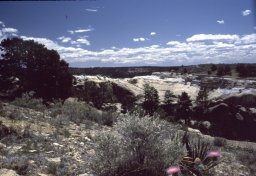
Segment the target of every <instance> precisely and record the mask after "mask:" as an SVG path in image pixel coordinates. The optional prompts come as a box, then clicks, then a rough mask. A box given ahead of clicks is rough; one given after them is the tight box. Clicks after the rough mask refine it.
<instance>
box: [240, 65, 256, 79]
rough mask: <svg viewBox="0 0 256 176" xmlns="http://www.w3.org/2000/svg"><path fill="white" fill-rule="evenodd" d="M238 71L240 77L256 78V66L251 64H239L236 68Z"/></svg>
mask: <svg viewBox="0 0 256 176" xmlns="http://www.w3.org/2000/svg"><path fill="white" fill-rule="evenodd" d="M236 71H237V72H238V74H239V76H240V77H253V76H256V66H255V65H250V64H247V65H245V64H239V65H237V66H236Z"/></svg>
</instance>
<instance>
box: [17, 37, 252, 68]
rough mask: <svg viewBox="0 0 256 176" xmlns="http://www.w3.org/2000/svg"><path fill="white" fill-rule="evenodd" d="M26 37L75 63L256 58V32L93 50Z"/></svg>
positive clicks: (83, 40)
mask: <svg viewBox="0 0 256 176" xmlns="http://www.w3.org/2000/svg"><path fill="white" fill-rule="evenodd" d="M196 36H205V37H204V39H209V38H210V39H211V40H210V41H208V42H201V38H200V40H199V41H200V42H199V41H198V40H195V39H196V38H197V37H196ZM206 36H207V37H206ZM213 36H214V37H213ZM193 37H194V39H193ZM22 38H23V39H26V40H28V39H33V40H35V41H37V42H39V43H42V44H44V45H46V47H47V48H49V49H55V50H57V51H58V53H59V54H60V56H61V58H62V59H65V60H66V61H67V62H69V63H71V64H72V63H75V62H81V63H84V65H86V64H87V63H89V62H90V61H94V62H98V63H100V62H102V63H106V64H107V63H108V64H114V65H181V64H197V63H235V62H255V61H254V60H255V57H256V52H255V51H256V34H249V35H243V36H239V35H228V34H227V35H213V34H198V35H194V36H191V37H190V38H192V39H193V40H189V41H187V42H180V41H170V42H168V43H167V46H159V45H151V46H148V47H138V48H116V47H113V48H111V49H103V50H99V51H89V50H86V49H83V48H77V47H64V46H61V45H59V44H58V43H56V42H54V41H52V40H49V39H46V38H33V37H25V36H22ZM139 39H140V38H138V40H139ZM188 39H189V38H188ZM215 39H216V40H215ZM219 39H220V40H219ZM222 39H224V40H222ZM226 39H228V40H226ZM230 39H232V40H230ZM233 39H235V40H233ZM71 42H74V43H73V44H74V45H75V46H79V44H86V37H85V38H79V39H77V40H75V41H71Z"/></svg>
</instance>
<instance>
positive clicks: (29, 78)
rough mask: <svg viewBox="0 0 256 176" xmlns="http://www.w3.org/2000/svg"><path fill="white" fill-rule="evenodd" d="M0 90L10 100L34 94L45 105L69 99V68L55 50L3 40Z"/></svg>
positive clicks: (32, 43) (13, 39) (18, 41)
mask: <svg viewBox="0 0 256 176" xmlns="http://www.w3.org/2000/svg"><path fill="white" fill-rule="evenodd" d="M0 50H1V53H2V55H1V56H2V59H0V89H1V90H2V91H7V90H12V92H13V94H12V95H10V96H14V97H16V96H17V95H21V93H25V92H29V91H34V92H35V96H36V97H40V98H43V99H44V100H45V101H49V100H52V99H58V98H61V99H65V98H67V97H68V96H70V95H71V87H72V76H71V74H70V73H69V72H68V64H67V63H66V62H65V61H64V60H61V59H60V56H59V54H58V53H57V51H55V50H48V49H47V48H46V47H45V46H44V45H42V44H39V43H37V42H35V41H33V40H23V39H20V38H16V37H14V38H11V39H9V38H8V39H4V40H2V42H1V44H0Z"/></svg>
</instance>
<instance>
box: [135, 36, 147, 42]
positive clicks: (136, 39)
mask: <svg viewBox="0 0 256 176" xmlns="http://www.w3.org/2000/svg"><path fill="white" fill-rule="evenodd" d="M145 40H146V39H145V38H143V37H140V38H134V39H133V41H134V42H144V41H145Z"/></svg>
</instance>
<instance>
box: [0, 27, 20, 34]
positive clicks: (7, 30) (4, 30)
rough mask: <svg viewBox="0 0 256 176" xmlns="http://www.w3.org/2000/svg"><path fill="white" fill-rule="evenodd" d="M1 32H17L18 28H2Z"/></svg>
mask: <svg viewBox="0 0 256 176" xmlns="http://www.w3.org/2000/svg"><path fill="white" fill-rule="evenodd" d="M2 32H3V33H18V30H17V29H14V28H3V29H2Z"/></svg>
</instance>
